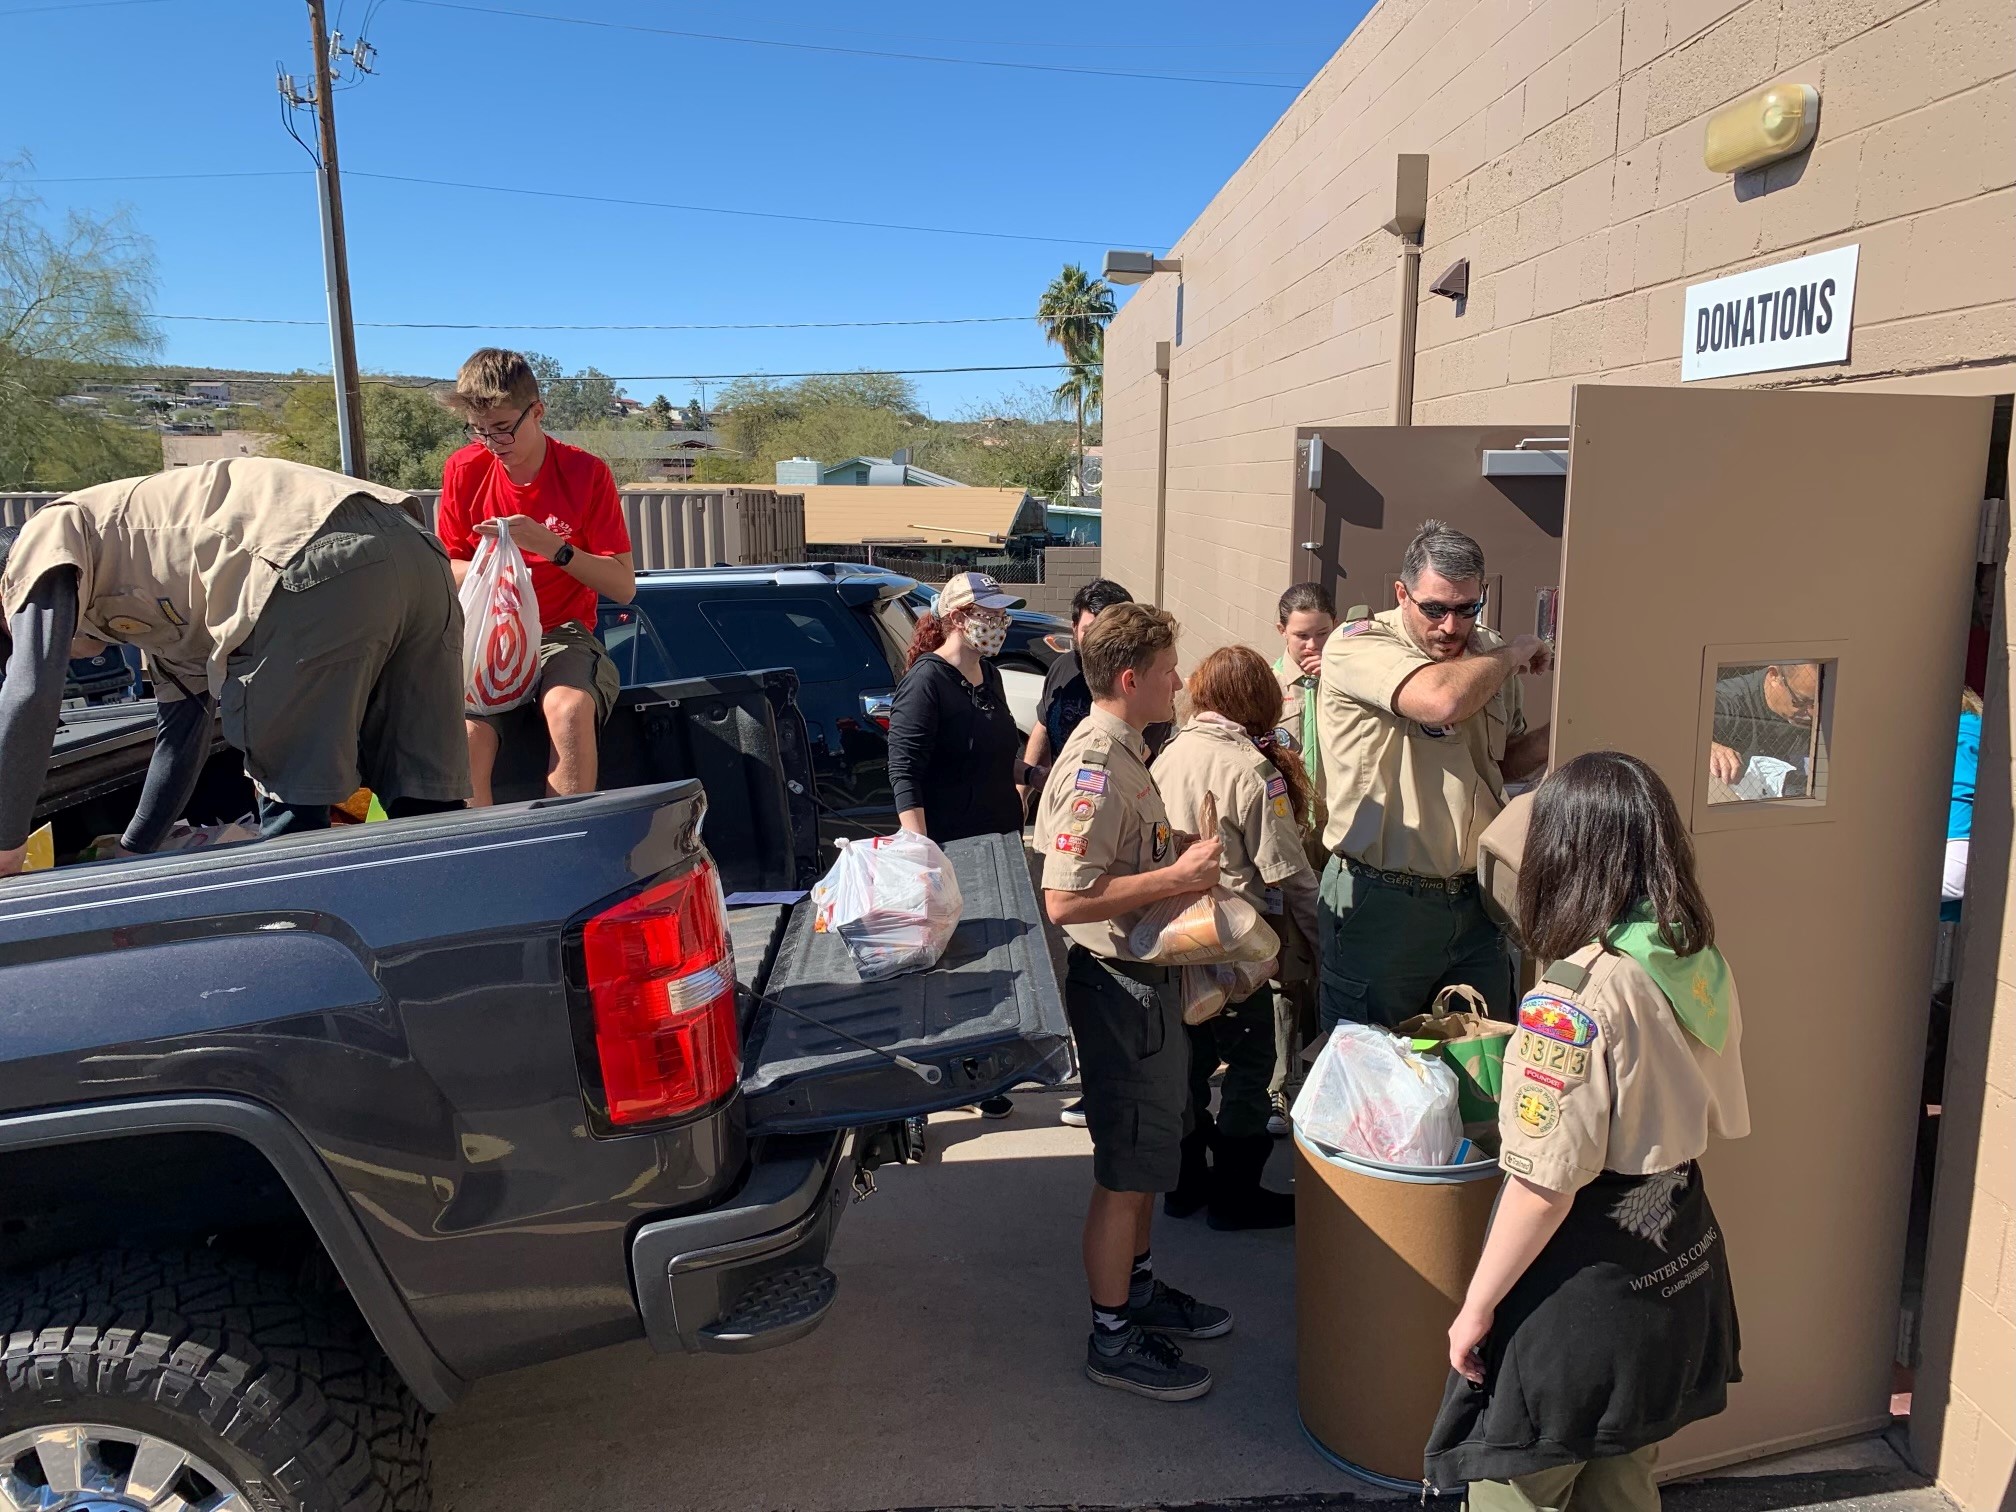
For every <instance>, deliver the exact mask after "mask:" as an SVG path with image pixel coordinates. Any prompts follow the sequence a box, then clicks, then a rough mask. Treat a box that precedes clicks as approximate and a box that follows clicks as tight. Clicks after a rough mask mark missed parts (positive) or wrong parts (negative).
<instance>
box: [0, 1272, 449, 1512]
mask: <svg viewBox="0 0 2016 1512" xmlns="http://www.w3.org/2000/svg"><path fill="white" fill-rule="evenodd" d="M429 1500H430V1494H429V1488H428V1481H427V1417H426V1414H425V1413H424V1412H422V1411H421V1409H420V1406H419V1404H418V1403H417V1402H415V1401H414V1400H413V1398H412V1396H411V1394H410V1393H408V1392H407V1390H406V1388H405V1386H404V1384H403V1383H402V1382H401V1381H400V1380H399V1378H398V1376H397V1374H396V1373H395V1372H394V1371H393V1369H392V1365H391V1362H390V1361H388V1360H387V1359H386V1358H385V1357H384V1355H383V1354H382V1353H381V1352H380V1351H379V1349H378V1347H377V1345H376V1343H374V1342H373V1341H372V1339H371V1337H370V1335H369V1333H368V1331H367V1330H366V1329H365V1328H364V1326H363V1323H362V1320H361V1319H358V1318H357V1317H356V1316H355V1315H354V1314H352V1313H348V1311H347V1309H346V1308H345V1307H344V1305H343V1304H342V1303H341V1301H340V1300H339V1299H324V1298H320V1297H316V1296H314V1295H311V1294H307V1293H305V1292H304V1291H303V1290H302V1289H301V1288H299V1287H296V1286H294V1285H292V1284H290V1282H289V1281H288V1280H287V1279H286V1278H285V1277H283V1276H280V1275H277V1274H275V1273H274V1272H271V1271H268V1270H264V1269H262V1268H260V1267H259V1266H257V1265H254V1264H252V1263H251V1262H249V1261H245V1260H240V1259H236V1258H233V1257H229V1256H224V1255H215V1254H208V1253H202V1252H197V1253H188V1254H183V1253H175V1254H168V1255H144V1254H122V1253H115V1254H106V1255H91V1256H84V1257H81V1258H78V1259H74V1260H69V1261H65V1262H63V1263H61V1264H59V1265H57V1266H54V1267H52V1268H50V1269H48V1270H46V1271H43V1272H41V1273H40V1274H38V1275H34V1276H30V1277H26V1278H23V1279H21V1280H19V1281H13V1282H0V1508H25V1507H34V1508H51V1509H71V1508H90V1509H93V1512H97V1509H101V1508H105V1509H110V1508H127V1507H132V1508H148V1507H177V1508H187V1509H188V1512H213V1509H214V1512H225V1509H229V1512H254V1509H258V1512H425V1509H426V1508H427V1506H428V1504H429Z"/></svg>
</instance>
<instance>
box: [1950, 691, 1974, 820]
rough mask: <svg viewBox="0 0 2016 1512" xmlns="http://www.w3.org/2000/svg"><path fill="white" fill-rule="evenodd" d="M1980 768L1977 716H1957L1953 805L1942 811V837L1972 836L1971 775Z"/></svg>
mask: <svg viewBox="0 0 2016 1512" xmlns="http://www.w3.org/2000/svg"><path fill="white" fill-rule="evenodd" d="M1980 765H1981V716H1980V715H1979V714H1972V713H1968V714H1962V715H1961V716H1960V739H1959V742H1958V743H1957V744H1956V745H1955V746H1954V748H1953V802H1952V805H1951V807H1949V808H1948V809H1947V811H1946V838H1947V839H1948V840H1966V839H1968V838H1970V837H1971V836H1972V835H1973V833H1974V774H1975V772H1976V771H1977V770H1978V769H1979V768H1980Z"/></svg>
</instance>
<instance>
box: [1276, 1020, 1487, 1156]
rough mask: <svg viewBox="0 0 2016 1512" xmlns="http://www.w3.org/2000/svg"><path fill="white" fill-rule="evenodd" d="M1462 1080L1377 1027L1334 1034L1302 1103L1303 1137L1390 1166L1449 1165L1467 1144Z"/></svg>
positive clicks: (1345, 1027)
mask: <svg viewBox="0 0 2016 1512" xmlns="http://www.w3.org/2000/svg"><path fill="white" fill-rule="evenodd" d="M1456 1093H1457V1088H1456V1073H1455V1072H1454V1071H1451V1070H1450V1069H1449V1067H1448V1066H1447V1065H1445V1064H1444V1063H1443V1062H1442V1061H1441V1060H1439V1059H1430V1058H1429V1057H1427V1056H1424V1055H1421V1054H1419V1053H1418V1052H1416V1051H1415V1050H1414V1049H1413V1048H1412V1047H1410V1046H1409V1045H1408V1044H1407V1042H1406V1041H1404V1040H1400V1039H1396V1038H1394V1036H1393V1034H1392V1032H1391V1031H1390V1030H1386V1029H1381V1028H1377V1027H1375V1026H1374V1025H1371V1024H1352V1023H1343V1024H1339V1025H1338V1026H1337V1027H1336V1028H1335V1029H1333V1030H1331V1031H1330V1037H1329V1039H1328V1040H1326V1041H1325V1042H1324V1044H1323V1048H1322V1050H1321V1051H1320V1052H1319V1053H1318V1055H1317V1057H1316V1064H1315V1065H1313V1066H1312V1067H1310V1069H1309V1079H1308V1080H1307V1081H1305V1082H1304V1083H1303V1084H1302V1091H1301V1093H1300V1094H1299V1095H1298V1096H1297V1097H1296V1099H1295V1106H1294V1109H1293V1110H1292V1117H1293V1118H1294V1120H1295V1128H1296V1131H1297V1132H1298V1133H1300V1134H1303V1135H1305V1136H1307V1137H1308V1138H1309V1139H1312V1140H1314V1141H1315V1142H1316V1143H1317V1144H1323V1145H1329V1146H1330V1147H1331V1148H1332V1149H1336V1150H1342V1151H1344V1152H1345V1153H1346V1154H1350V1155H1359V1156H1363V1157H1364V1158H1366V1159H1367V1160H1380V1161H1384V1162H1386V1164H1388V1165H1404V1166H1440V1165H1448V1164H1449V1163H1450V1161H1451V1160H1452V1159H1453V1158H1454V1156H1455V1154H1456V1146H1457V1145H1458V1144H1460V1143H1461V1142H1462V1140H1463V1122H1462V1119H1461V1117H1460V1116H1459V1115H1458V1113H1457V1110H1456Z"/></svg>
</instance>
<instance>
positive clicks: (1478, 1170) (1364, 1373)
mask: <svg viewBox="0 0 2016 1512" xmlns="http://www.w3.org/2000/svg"><path fill="white" fill-rule="evenodd" d="M1499 1174H1500V1173H1499V1169H1498V1164H1497V1162H1496V1161H1491V1160H1484V1161H1478V1162H1475V1163H1472V1164H1470V1165H1461V1166H1396V1165H1387V1164H1384V1163H1383V1162H1381V1161H1377V1160H1366V1159H1363V1158H1361V1157H1358V1156H1355V1155H1349V1154H1343V1153H1333V1152H1330V1151H1328V1150H1325V1149H1320V1148H1318V1147H1317V1146H1315V1145H1313V1144H1311V1143H1309V1142H1308V1141H1307V1140H1306V1139H1305V1138H1304V1137H1303V1135H1302V1134H1301V1133H1300V1132H1298V1133H1297V1134H1296V1135H1295V1315H1296V1347H1295V1375H1296V1394H1297V1398H1298V1401H1299V1405H1300V1408H1301V1414H1302V1431H1303V1432H1304V1433H1305V1434H1306V1435H1308V1438H1309V1441H1310V1442H1311V1443H1312V1444H1314V1445H1315V1447H1316V1450H1317V1452H1318V1453H1320V1454H1321V1455H1322V1456H1323V1457H1324V1458H1325V1459H1327V1460H1329V1461H1330V1462H1331V1463H1332V1464H1334V1465H1336V1466H1337V1467H1338V1468H1339V1469H1341V1470H1344V1471H1347V1472H1349V1473H1350V1474H1352V1475H1355V1476H1358V1477H1359V1478H1360V1479H1363V1480H1367V1481H1370V1482H1372V1483H1373V1484H1375V1485H1382V1486H1385V1487H1387V1488H1388V1489H1392V1490H1418V1489H1419V1488H1420V1486H1421V1455H1422V1451H1423V1450H1424V1449H1425V1448H1426V1447H1427V1443H1428V1435H1429V1433H1430V1431H1431V1430H1432V1429H1433V1428H1434V1426H1435V1414H1436V1413H1437V1411H1439V1410H1440V1408H1441V1406H1442V1388H1443V1385H1444V1383H1445V1382H1447V1380H1448V1379H1449V1339H1448V1334H1449V1325H1450V1324H1451V1323H1453V1322H1455V1321H1456V1312H1457V1309H1458V1308H1459V1307H1461V1306H1462V1303H1463V1293H1464V1292H1465V1290H1467V1289H1468V1287H1469V1285H1470V1273H1471V1272H1472V1271H1473V1270H1475V1269H1476V1266H1477V1257H1478V1256H1479V1255H1480V1254H1482V1253H1483V1250H1484V1230H1485V1228H1486V1227H1487V1226H1488V1225H1489V1223H1490V1220H1491V1205H1492V1203H1493V1202H1494V1201H1496V1200H1497V1196H1498V1185H1499Z"/></svg>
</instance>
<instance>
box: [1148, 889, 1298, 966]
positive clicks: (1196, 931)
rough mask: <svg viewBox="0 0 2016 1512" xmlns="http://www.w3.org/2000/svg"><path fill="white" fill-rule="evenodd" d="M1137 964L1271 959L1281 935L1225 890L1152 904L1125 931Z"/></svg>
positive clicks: (1195, 964) (1219, 962) (1279, 942)
mask: <svg viewBox="0 0 2016 1512" xmlns="http://www.w3.org/2000/svg"><path fill="white" fill-rule="evenodd" d="M1127 945H1128V948H1129V949H1130V950H1132V951H1133V952H1134V955H1135V958H1136V959H1137V960H1142V961H1148V962H1151V963H1153V964H1155V965H1157V966H1207V965H1213V964H1224V963H1229V962H1234V961H1271V960H1273V959H1274V958H1275V957H1276V956H1278V955H1279V954H1280V953H1281V937H1280V936H1279V935H1277V934H1275V933H1274V926H1273V925H1271V924H1269V923H1268V922H1267V921H1266V920H1265V919H1263V918H1261V917H1260V911H1259V910H1258V909H1257V908H1255V907H1254V906H1253V905H1252V904H1251V903H1248V902H1247V901H1246V900H1245V899H1244V898H1242V897H1240V896H1239V895H1238V894H1237V893H1235V892H1233V891H1232V890H1231V889H1230V888H1227V887H1213V888H1212V889H1211V890H1210V891H1209V892H1206V893H1200V894H1194V895H1192V896H1190V897H1187V898H1167V899H1164V900H1163V901H1162V902H1160V903H1156V904H1154V905H1152V906H1151V907H1150V908H1149V909H1148V911H1147V912H1146V913H1144V914H1142V915H1141V917H1140V919H1139V920H1138V921H1137V922H1136V923H1135V925H1134V928H1133V929H1132V930H1131V931H1129V933H1128V936H1127Z"/></svg>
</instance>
